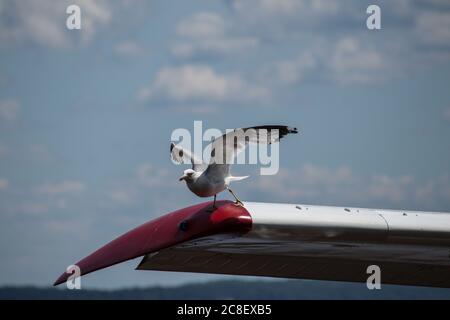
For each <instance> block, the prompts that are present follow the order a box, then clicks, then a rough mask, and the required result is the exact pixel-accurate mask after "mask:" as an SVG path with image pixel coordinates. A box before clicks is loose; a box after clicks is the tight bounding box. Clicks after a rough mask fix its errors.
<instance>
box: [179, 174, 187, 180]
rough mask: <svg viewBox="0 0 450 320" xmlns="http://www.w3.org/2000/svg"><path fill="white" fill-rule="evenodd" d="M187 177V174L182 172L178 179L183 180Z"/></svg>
mask: <svg viewBox="0 0 450 320" xmlns="http://www.w3.org/2000/svg"><path fill="white" fill-rule="evenodd" d="M186 178H187V175H185V174H183V175H182V176H181V177H180V179H179V180H180V181H183V180H185V179H186Z"/></svg>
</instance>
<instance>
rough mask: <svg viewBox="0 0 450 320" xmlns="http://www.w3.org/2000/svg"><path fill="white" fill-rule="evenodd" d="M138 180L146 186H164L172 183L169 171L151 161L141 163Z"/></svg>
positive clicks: (138, 169)
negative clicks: (150, 162) (152, 163)
mask: <svg viewBox="0 0 450 320" xmlns="http://www.w3.org/2000/svg"><path fill="white" fill-rule="evenodd" d="M136 177H137V181H138V182H139V183H140V184H141V185H143V186H145V187H164V186H168V185H172V182H171V180H170V179H169V177H170V175H169V171H168V170H166V169H161V168H158V167H155V166H153V165H151V164H149V163H143V164H141V165H139V167H138V168H137V170H136Z"/></svg>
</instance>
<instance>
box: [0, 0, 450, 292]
mask: <svg viewBox="0 0 450 320" xmlns="http://www.w3.org/2000/svg"><path fill="white" fill-rule="evenodd" d="M72 3H76V4H78V5H79V6H80V7H81V10H82V30H79V31H69V30H67V29H66V27H65V20H66V17H67V15H66V13H65V11H66V7H67V6H68V5H69V4H72ZM374 3H375V4H379V5H380V7H381V10H382V29H381V30H378V31H369V30H368V29H367V28H366V24H365V20H366V17H367V14H366V13H365V12H366V8H367V6H368V5H369V4H374ZM449 82H450V3H449V2H448V1H446V0H428V1H425V0H417V1H413V0H405V1H401V0H398V1H375V0H372V1H365V0H364V1H361V0H354V1H333V2H331V1H322V0H320V1H319V0H315V1H312V0H303V1H301V0H277V1H270V0H254V1H252V0H248V1H244V0H227V1H207V0H203V1H156V0H152V1H144V0H116V1H113V0H111V1H106V0H78V1H75V0H72V1H65V0H64V1H62V0H60V1H57V0H21V1H15V0H0V255H1V257H2V258H1V261H0V285H5V284H34V285H49V284H50V283H52V282H53V281H54V280H55V278H56V277H57V276H58V275H59V274H60V273H61V272H63V271H64V270H65V268H66V266H67V265H68V264H70V263H73V262H75V261H76V260H78V259H79V258H81V257H83V256H85V255H86V254H88V253H90V252H91V251H93V250H94V249H96V248H98V247H99V246H101V245H103V244H104V243H106V242H108V241H110V240H111V239H113V238H115V237H116V236H117V235H119V234H121V233H123V232H125V231H127V230H129V229H130V228H132V227H134V226H136V225H138V224H141V223H143V222H146V221H147V220H149V219H151V218H154V217H156V216H159V215H161V214H164V213H166V212H169V211H172V210H174V209H176V208H179V207H181V206H186V205H189V204H192V203H195V202H197V201H199V200H198V199H197V198H196V197H195V196H194V195H193V194H191V193H190V192H188V191H187V189H186V188H185V186H184V185H183V184H181V183H179V182H178V180H177V178H178V177H179V175H180V172H181V170H182V169H183V168H182V167H177V166H175V165H173V164H172V162H171V161H170V159H169V154H168V147H169V140H170V135H171V132H172V130H174V129H176V128H187V129H192V128H193V121H194V120H202V121H203V122H204V127H205V129H206V128H222V129H226V128H235V127H240V126H250V125H256V124H268V123H280V124H288V125H292V126H296V127H298V128H299V129H300V130H301V135H297V136H292V137H288V138H287V139H286V140H285V141H283V143H282V145H281V170H280V172H279V174H278V175H276V176H267V177H259V176H258V171H257V170H256V169H257V168H254V167H251V168H247V167H242V166H241V167H238V168H236V169H235V170H236V171H237V172H239V173H249V172H250V174H251V178H250V179H248V180H246V181H245V182H242V183H236V184H235V188H234V189H235V191H236V193H237V194H238V195H240V196H241V197H242V198H243V199H244V200H247V201H270V202H292V203H310V204H328V205H346V206H360V207H377V208H394V209H399V208H403V209H410V210H435V211H450V139H449V138H450V90H449ZM221 197H228V195H225V194H224V195H221ZM137 263H138V260H137V261H132V262H128V263H125V264H123V265H121V266H117V267H113V268H111V269H108V270H105V271H102V272H99V273H97V274H95V275H91V276H88V277H86V278H85V279H84V280H83V285H84V286H85V287H118V286H124V285H125V286H134V285H142V286H144V285H154V284H178V283H182V282H188V281H198V280H206V279H213V278H214V279H216V278H219V276H206V275H192V274H172V273H159V272H137V271H134V270H133V268H134V266H135V265H136V264H137Z"/></svg>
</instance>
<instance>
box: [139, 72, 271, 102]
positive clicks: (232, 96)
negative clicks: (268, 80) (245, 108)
mask: <svg viewBox="0 0 450 320" xmlns="http://www.w3.org/2000/svg"><path fill="white" fill-rule="evenodd" d="M268 96H269V91H268V90H267V89H266V88H263V87H259V86H256V85H253V84H251V83H248V82H246V81H245V80H243V79H242V78H241V77H240V76H238V75H236V74H227V75H222V74H219V73H217V72H216V71H214V70H213V69H212V68H211V67H209V66H206V65H184V66H181V67H167V68H163V69H162V70H160V71H159V72H158V74H157V75H156V78H155V80H154V82H153V83H152V84H151V86H149V87H146V88H144V89H142V90H141V91H140V93H139V98H140V99H141V100H143V101H152V100H158V99H163V100H170V101H174V102H186V101H212V102H224V101H262V100H264V99H266V98H267V97H268Z"/></svg>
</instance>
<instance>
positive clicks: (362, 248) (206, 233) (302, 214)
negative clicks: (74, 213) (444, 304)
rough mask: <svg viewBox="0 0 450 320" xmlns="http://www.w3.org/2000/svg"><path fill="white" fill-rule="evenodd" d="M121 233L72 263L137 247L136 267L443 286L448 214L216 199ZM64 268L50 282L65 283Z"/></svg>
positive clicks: (449, 245)
mask: <svg viewBox="0 0 450 320" xmlns="http://www.w3.org/2000/svg"><path fill="white" fill-rule="evenodd" d="M216 204H217V206H218V208H217V209H216V210H214V211H211V205H212V202H206V203H202V204H198V205H195V206H192V207H188V208H184V209H181V210H178V211H175V212H172V213H169V214H167V215H165V216H162V217H160V218H157V219H155V220H152V221H150V222H148V223H146V224H143V225H142V226H140V227H138V228H136V229H134V230H132V231H130V232H128V233H126V234H124V235H122V236H121V237H119V238H117V239H116V240H114V241H112V242H110V243H109V244H107V245H106V246H104V247H102V248H100V249H99V250H97V251H96V252H94V253H93V254H91V255H89V256H88V257H86V258H84V259H83V260H81V261H79V262H78V263H77V264H76V265H77V266H78V267H79V268H80V269H81V273H82V274H87V273H90V272H93V271H96V270H99V269H102V268H106V267H108V266H111V265H114V264H117V263H120V262H123V261H126V260H129V259H133V258H137V257H140V256H143V259H142V261H141V263H140V264H139V265H138V267H137V269H138V270H161V271H177V272H201V273H215V274H232V275H254V276H269V277H282V278H300V279H317V280H334V281H352V282H366V280H367V278H368V277H369V274H368V273H367V268H368V267H369V266H371V265H376V266H378V267H379V268H380V270H381V282H382V283H383V284H399V285H416V286H430V287H445V288H450V214H449V213H437V212H435V213H432V212H414V211H393V210H376V209H363V208H341V207H326V206H310V205H297V204H271V203H252V202H245V203H244V205H245V206H244V207H241V206H236V205H235V204H234V203H232V202H230V201H218V202H217V203H216ZM69 276H70V274H67V273H64V274H62V275H61V276H60V277H59V278H58V280H57V281H56V282H55V285H58V284H60V283H63V282H65V281H66V280H67V279H68V277H69Z"/></svg>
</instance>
